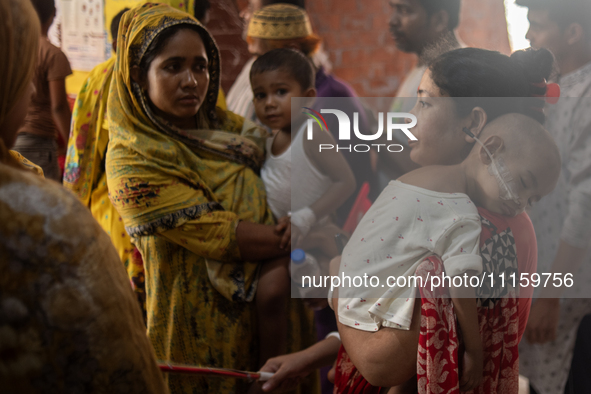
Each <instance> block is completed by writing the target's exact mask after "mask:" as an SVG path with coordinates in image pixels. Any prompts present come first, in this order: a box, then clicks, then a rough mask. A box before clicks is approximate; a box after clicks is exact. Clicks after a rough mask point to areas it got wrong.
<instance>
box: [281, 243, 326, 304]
mask: <svg viewBox="0 0 591 394" xmlns="http://www.w3.org/2000/svg"><path fill="white" fill-rule="evenodd" d="M289 270H290V273H291V281H292V283H293V286H296V287H297V292H298V293H299V296H300V297H301V298H318V297H322V296H323V294H324V293H326V291H324V292H323V291H322V288H320V287H314V282H316V285H318V284H319V283H320V281H321V280H322V277H321V275H322V273H321V271H320V266H319V265H318V262H317V261H316V259H315V258H314V256H312V255H311V254H306V252H304V251H303V250H302V249H294V250H293V251H292V252H291V264H290V265H289ZM302 277H305V278H302ZM314 278H316V280H314Z"/></svg>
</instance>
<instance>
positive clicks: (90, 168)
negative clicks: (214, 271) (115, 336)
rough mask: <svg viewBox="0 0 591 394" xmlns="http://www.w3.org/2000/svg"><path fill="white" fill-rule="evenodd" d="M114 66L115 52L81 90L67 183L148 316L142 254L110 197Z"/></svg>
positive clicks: (116, 26)
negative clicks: (117, 259)
mask: <svg viewBox="0 0 591 394" xmlns="http://www.w3.org/2000/svg"><path fill="white" fill-rule="evenodd" d="M127 10H129V8H126V9H124V10H122V11H121V12H120V13H119V14H117V15H116V16H115V17H114V18H113V21H112V22H111V31H112V35H113V39H114V40H115V42H116V40H117V32H118V30H119V22H120V20H121V17H122V15H123V13H124V12H125V11H127ZM113 50H116V45H113ZM114 66H115V57H114V56H113V57H111V58H110V59H109V60H107V61H106V62H103V63H101V64H99V65H98V66H96V67H95V68H94V69H93V70H92V71H91V72H90V74H89V75H88V78H87V79H86V82H85V83H84V85H82V88H81V89H80V92H79V93H78V97H77V98H76V103H75V105H74V111H73V113H72V130H71V132H70V138H69V141H68V152H67V154H66V164H65V169H64V180H63V184H64V187H65V188H66V189H69V190H71V191H72V192H73V193H74V194H76V195H77V196H78V198H79V199H80V201H82V203H83V204H84V205H85V206H87V207H88V208H90V212H91V213H92V216H93V217H94V218H95V219H96V221H97V222H98V223H99V224H100V225H101V227H102V228H103V230H105V231H106V233H107V234H109V236H110V237H111V242H113V245H114V246H115V249H117V252H118V253H119V257H120V258H121V261H122V262H123V265H124V266H125V269H126V270H127V274H128V276H129V279H130V281H131V286H132V288H133V290H134V292H135V293H136V296H137V298H138V302H139V305H140V308H141V309H142V312H143V314H144V319H145V313H146V310H145V308H146V295H145V286H144V266H143V262H142V257H141V255H140V253H139V252H138V251H137V249H136V248H135V247H134V246H133V244H132V243H131V239H130V238H129V235H128V234H127V232H126V231H125V226H124V225H123V220H122V219H121V216H119V214H118V213H117V210H116V209H115V208H114V207H113V204H111V201H110V200H109V193H108V189H107V177H106V175H105V156H106V154H107V145H108V143H109V126H108V119H107V98H108V96H109V88H110V86H111V80H112V77H113V67H114Z"/></svg>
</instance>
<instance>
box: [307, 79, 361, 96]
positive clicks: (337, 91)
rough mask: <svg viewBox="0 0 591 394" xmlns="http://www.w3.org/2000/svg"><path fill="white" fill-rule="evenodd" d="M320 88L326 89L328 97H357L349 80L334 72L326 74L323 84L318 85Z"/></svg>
mask: <svg viewBox="0 0 591 394" xmlns="http://www.w3.org/2000/svg"><path fill="white" fill-rule="evenodd" d="M316 88H317V89H318V90H326V92H327V95H325V96H327V97H357V93H356V92H355V89H353V87H352V86H351V85H349V84H348V83H347V82H345V81H343V80H342V79H340V78H339V77H336V76H334V75H333V74H325V78H324V81H323V83H322V85H320V86H316Z"/></svg>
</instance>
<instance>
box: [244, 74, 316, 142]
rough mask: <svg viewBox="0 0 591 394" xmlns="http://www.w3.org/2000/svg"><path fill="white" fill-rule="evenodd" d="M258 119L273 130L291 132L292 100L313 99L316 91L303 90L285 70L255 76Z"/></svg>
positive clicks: (253, 90) (255, 99) (254, 90)
mask: <svg viewBox="0 0 591 394" xmlns="http://www.w3.org/2000/svg"><path fill="white" fill-rule="evenodd" d="M250 84H251V86H252V92H253V95H254V99H253V102H254V109H255V112H256V115H257V118H259V120H260V121H261V122H262V123H263V124H264V125H265V126H267V127H269V128H270V129H272V130H284V131H290V130H291V98H292V97H313V96H314V95H315V93H316V91H315V90H314V89H308V90H303V89H302V87H301V86H300V84H299V83H298V82H297V81H296V80H295V79H294V78H293V77H292V76H291V74H289V73H288V72H286V71H284V70H281V69H279V70H273V71H267V72H262V73H259V74H255V75H253V76H252V78H251V80H250Z"/></svg>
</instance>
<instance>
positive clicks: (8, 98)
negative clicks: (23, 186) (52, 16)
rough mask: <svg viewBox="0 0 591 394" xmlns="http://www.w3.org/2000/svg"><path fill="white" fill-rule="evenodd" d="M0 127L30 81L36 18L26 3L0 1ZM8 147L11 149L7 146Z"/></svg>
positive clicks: (36, 43)
mask: <svg viewBox="0 0 591 394" xmlns="http://www.w3.org/2000/svg"><path fill="white" fill-rule="evenodd" d="M0 15H2V23H0V59H1V60H0V125H2V124H3V123H4V121H5V120H6V116H7V115H8V114H9V113H10V111H11V110H12V108H13V107H14V106H15V104H16V103H17V102H18V101H19V99H20V98H21V97H22V95H23V94H24V92H25V90H26V89H27V87H28V85H29V84H30V83H31V79H32V78H33V72H34V70H35V65H36V64H37V61H36V60H37V48H38V46H39V34H40V33H39V32H40V27H39V17H38V16H37V13H36V12H35V9H34V8H33V6H32V5H31V2H30V1H29V0H0ZM6 148H10V147H6Z"/></svg>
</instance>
